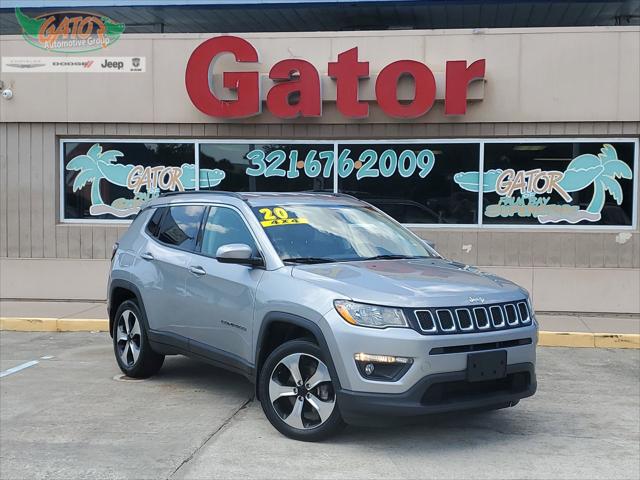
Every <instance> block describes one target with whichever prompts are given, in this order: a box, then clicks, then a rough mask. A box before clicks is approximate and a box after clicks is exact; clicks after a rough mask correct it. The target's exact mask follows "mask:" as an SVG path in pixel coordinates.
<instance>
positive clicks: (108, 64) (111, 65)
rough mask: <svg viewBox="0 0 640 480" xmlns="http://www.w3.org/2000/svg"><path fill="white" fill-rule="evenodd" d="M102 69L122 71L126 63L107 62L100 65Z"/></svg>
mask: <svg viewBox="0 0 640 480" xmlns="http://www.w3.org/2000/svg"><path fill="white" fill-rule="evenodd" d="M100 66H101V67H102V68H115V69H116V70H122V69H123V68H124V62H112V61H111V60H105V61H104V62H102V63H101V64H100Z"/></svg>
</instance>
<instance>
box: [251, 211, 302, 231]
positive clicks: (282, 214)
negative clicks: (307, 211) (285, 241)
mask: <svg viewBox="0 0 640 480" xmlns="http://www.w3.org/2000/svg"><path fill="white" fill-rule="evenodd" d="M258 211H259V212H260V213H261V214H262V220H261V221H260V225H262V226H263V227H275V226H278V225H295V224H298V223H309V220H307V219H306V218H299V217H290V216H289V212H287V211H286V210H285V209H284V208H282V207H275V208H273V209H271V208H261V209H260V210H258Z"/></svg>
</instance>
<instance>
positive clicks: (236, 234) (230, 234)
mask: <svg viewBox="0 0 640 480" xmlns="http://www.w3.org/2000/svg"><path fill="white" fill-rule="evenodd" d="M230 243H244V244H245V245H248V246H250V247H251V248H252V249H253V250H254V255H255V254H256V248H255V242H254V241H253V237H252V236H251V232H250V231H249V229H248V228H247V225H246V224H245V223H244V220H243V219H242V217H241V216H240V214H239V213H238V212H236V211H234V210H232V209H231V208H225V207H211V209H210V210H209V215H208V217H207V223H206V224H205V226H204V231H203V233H202V248H201V252H202V253H204V254H205V255H208V256H210V257H215V256H216V253H217V252H218V248H220V247H221V246H223V245H228V244H230Z"/></svg>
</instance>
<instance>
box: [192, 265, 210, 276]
mask: <svg viewBox="0 0 640 480" xmlns="http://www.w3.org/2000/svg"><path fill="white" fill-rule="evenodd" d="M189 271H190V272H191V273H193V274H194V275H196V276H198V277H200V276H202V275H206V273H207V272H205V271H204V268H202V267H200V266H191V267H189Z"/></svg>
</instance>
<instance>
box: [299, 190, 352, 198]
mask: <svg viewBox="0 0 640 480" xmlns="http://www.w3.org/2000/svg"><path fill="white" fill-rule="evenodd" d="M290 193H296V192H290ZM298 193H312V194H316V195H330V196H332V197H346V198H353V199H354V200H359V199H358V197H354V196H353V195H349V194H348V193H340V192H325V191H323V190H301V191H300V192H298Z"/></svg>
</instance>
